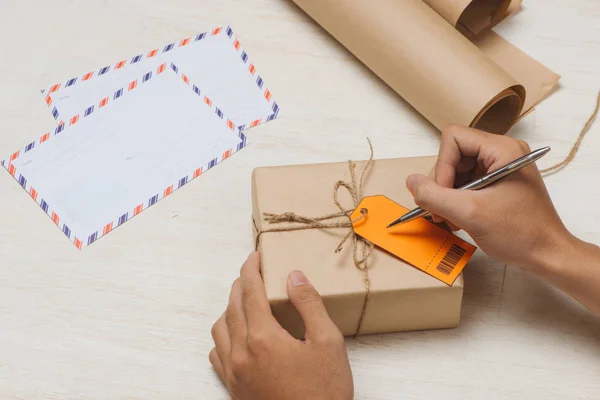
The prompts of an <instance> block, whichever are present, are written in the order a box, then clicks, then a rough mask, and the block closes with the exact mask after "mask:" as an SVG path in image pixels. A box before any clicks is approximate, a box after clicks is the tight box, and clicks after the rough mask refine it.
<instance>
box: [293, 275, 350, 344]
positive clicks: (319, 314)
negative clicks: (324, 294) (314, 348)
mask: <svg viewBox="0 0 600 400" xmlns="http://www.w3.org/2000/svg"><path fill="white" fill-rule="evenodd" d="M287 290H288V296H289V297H290V301H291V302H292V304H293V305H294V307H295V308H296V310H298V313H299V314H300V316H301V317H302V320H303V321H304V327H305V328H306V334H305V336H306V339H307V340H311V339H312V340H315V339H316V340H318V338H319V337H324V336H327V335H328V334H329V333H330V332H332V331H333V332H336V331H337V332H339V330H338V329H337V327H336V326H335V324H334V323H333V321H332V320H331V318H330V317H329V314H328V313H327V310H326V309H325V305H324V304H323V300H322V299H321V296H320V295H319V293H318V292H317V290H316V289H315V288H314V286H313V285H312V284H311V283H310V282H309V281H308V278H307V277H306V276H305V275H304V274H303V273H302V272H300V271H293V272H292V273H291V274H290V275H289V277H288V282H287Z"/></svg>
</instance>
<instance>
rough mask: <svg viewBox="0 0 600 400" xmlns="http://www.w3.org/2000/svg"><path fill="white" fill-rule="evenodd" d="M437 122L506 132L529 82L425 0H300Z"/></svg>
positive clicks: (516, 113) (304, 8) (516, 112)
mask: <svg viewBox="0 0 600 400" xmlns="http://www.w3.org/2000/svg"><path fill="white" fill-rule="evenodd" d="M294 2H295V3H296V4H297V5H298V6H300V8H302V9H303V10H304V11H305V12H306V13H307V14H308V15H310V16H311V17H312V18H313V19H314V20H315V21H317V23H319V24H320V25H321V26H322V27H323V28H325V29H326V30H327V31H328V32H329V33H330V34H331V35H333V36H334V37H335V38H336V39H337V40H338V41H340V42H341V43H342V44H343V45H344V46H345V47H346V48H347V49H348V50H350V51H351V52H352V53H353V54H354V55H355V56H356V57H357V58H358V59H360V60H361V61H362V62H363V63H364V64H365V65H367V66H368V67H369V68H370V69H371V70H372V71H373V72H374V73H375V74H377V75H378V76H379V77H380V78H381V79H382V80H383V81H384V82H386V83H387V84H388V85H389V86H391V87H392V89H394V90H395V91H396V92H397V93H398V94H400V96H402V97H403V98H404V99H405V100H406V101H408V102H409V103H410V104H411V105H412V106H413V107H414V108H415V109H417V110H418V111H419V112H420V113H421V114H423V115H424V116H425V118H427V119H428V120H429V121H430V122H431V123H432V124H433V125H435V126H436V127H437V128H438V129H440V130H441V129H443V128H444V127H445V126H447V125H449V124H460V125H467V126H473V127H476V128H478V129H485V130H487V131H489V132H494V133H505V132H506V131H508V129H509V128H510V127H511V126H512V124H513V123H514V122H515V121H516V120H517V118H518V117H519V115H520V113H521V110H522V108H523V104H524V102H525V89H524V88H523V86H522V85H520V84H519V83H518V82H517V81H516V80H515V79H514V78H512V77H511V76H510V75H508V74H507V73H506V72H505V71H504V70H502V69H501V68H500V67H498V65H496V64H495V63H494V62H493V61H492V60H491V59H490V58H489V57H488V56H487V55H485V54H484V53H483V52H482V51H480V50H479V49H478V48H477V47H476V46H475V45H474V44H473V43H471V42H470V41H469V40H468V39H466V38H465V37H464V36H463V35H461V34H460V33H459V32H458V31H457V30H456V29H454V27H453V26H452V25H450V24H448V23H447V22H446V21H445V20H444V19H443V18H442V17H441V16H440V15H438V14H437V13H436V12H435V11H433V9H431V8H430V7H429V6H427V5H426V4H425V3H424V2H423V1H422V0H370V1H368V2H367V1H364V0H294Z"/></svg>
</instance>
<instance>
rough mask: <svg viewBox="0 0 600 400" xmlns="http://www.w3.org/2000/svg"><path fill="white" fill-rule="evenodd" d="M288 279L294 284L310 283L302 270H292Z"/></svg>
mask: <svg viewBox="0 0 600 400" xmlns="http://www.w3.org/2000/svg"><path fill="white" fill-rule="evenodd" d="M288 280H289V282H290V284H291V285H292V286H302V285H306V284H307V283H308V279H306V276H305V275H304V274H303V273H302V272H300V271H292V272H290V276H289V279H288Z"/></svg>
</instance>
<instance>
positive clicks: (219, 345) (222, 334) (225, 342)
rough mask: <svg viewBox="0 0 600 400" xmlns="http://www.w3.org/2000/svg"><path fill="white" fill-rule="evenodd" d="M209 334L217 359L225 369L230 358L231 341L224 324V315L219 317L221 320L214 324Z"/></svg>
mask: <svg viewBox="0 0 600 400" xmlns="http://www.w3.org/2000/svg"><path fill="white" fill-rule="evenodd" d="M210 333H211V335H212V338H213V341H214V342H215V349H216V351H217V353H218V354H219V358H220V360H221V362H222V363H223V365H224V366H225V367H226V366H227V365H229V359H230V358H231V339H230V338H229V331H228V330H227V323H226V322H225V314H223V315H221V318H219V319H218V320H217V322H215V324H214V325H213V327H212V330H211V331H210Z"/></svg>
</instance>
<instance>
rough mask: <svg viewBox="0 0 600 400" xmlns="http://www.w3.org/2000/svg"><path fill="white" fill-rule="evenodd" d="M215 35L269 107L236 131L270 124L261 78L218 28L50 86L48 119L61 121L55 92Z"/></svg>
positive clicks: (274, 109) (269, 96) (274, 105)
mask: <svg viewBox="0 0 600 400" xmlns="http://www.w3.org/2000/svg"><path fill="white" fill-rule="evenodd" d="M217 35H227V37H228V38H229V39H230V41H231V45H232V46H233V47H234V48H235V49H236V51H237V52H238V54H239V56H240V58H241V59H242V61H243V63H244V64H245V65H247V67H248V73H249V74H250V75H251V76H252V77H254V78H255V82H256V85H257V86H258V89H259V90H261V91H262V92H263V95H264V97H265V100H266V101H267V102H268V104H269V106H270V107H271V114H270V115H267V116H265V117H263V118H258V119H255V120H253V121H243V123H241V124H239V125H238V128H240V129H242V130H244V129H249V128H254V127H255V126H257V125H260V124H262V123H264V122H269V121H272V120H273V119H275V118H277V115H278V114H279V106H278V105H277V103H276V102H275V101H274V100H273V96H272V94H271V91H270V90H269V89H268V88H267V87H266V85H265V82H264V80H263V78H262V77H261V76H260V75H259V74H258V73H257V72H256V67H255V65H254V64H253V63H252V62H250V59H249V57H248V53H246V51H244V49H243V48H242V45H241V44H240V41H239V39H238V38H237V36H236V35H235V34H234V33H233V30H232V29H231V27H229V26H227V27H218V28H215V29H213V30H212V31H210V32H204V33H200V34H198V35H195V36H188V37H185V38H183V39H181V40H180V41H179V42H174V43H170V44H168V45H166V46H163V47H162V48H155V49H152V50H150V51H148V52H146V53H142V54H138V55H136V56H134V57H132V58H130V59H125V60H121V61H119V62H117V63H115V64H114V65H107V66H105V67H102V68H99V69H97V70H95V71H91V72H88V73H86V74H83V75H82V76H79V77H75V78H71V79H68V80H66V81H64V82H61V83H57V84H54V85H50V86H49V87H48V88H46V89H44V90H42V94H43V95H45V101H46V104H47V105H48V107H50V109H51V113H52V116H53V117H54V119H55V120H57V121H59V123H60V117H61V116H60V112H59V110H58V108H56V106H54V105H53V96H55V94H58V93H57V92H60V90H61V89H64V88H67V87H70V86H73V85H78V84H83V83H85V82H87V81H89V80H91V79H93V78H94V77H97V76H100V75H104V74H106V73H108V72H110V71H111V70H118V69H121V68H123V67H125V66H127V65H130V64H135V63H138V62H140V61H143V60H145V59H149V58H152V57H154V56H156V55H157V54H159V53H168V52H169V51H171V50H173V49H174V48H178V47H185V46H189V45H190V44H193V43H194V42H198V41H200V40H206V39H208V38H210V37H214V36H217Z"/></svg>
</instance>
